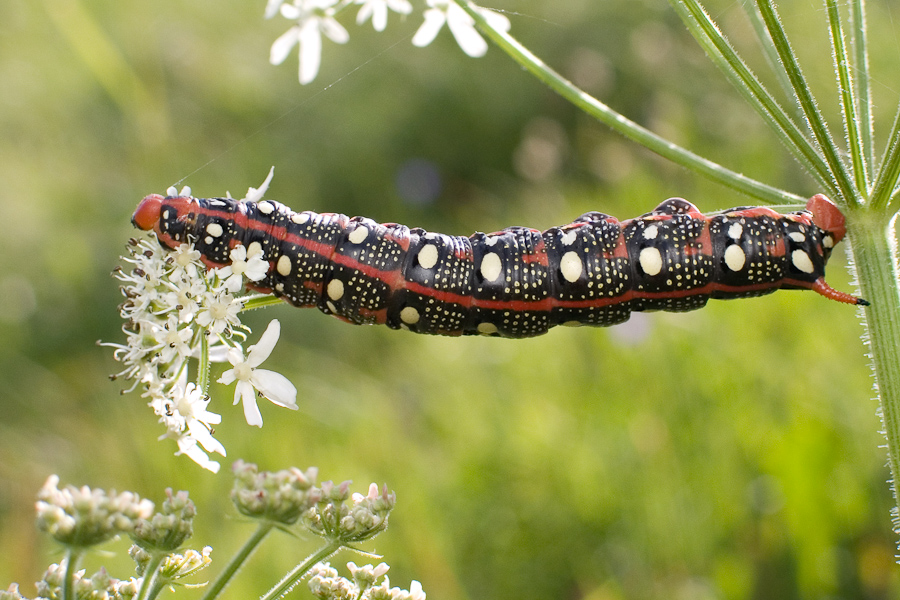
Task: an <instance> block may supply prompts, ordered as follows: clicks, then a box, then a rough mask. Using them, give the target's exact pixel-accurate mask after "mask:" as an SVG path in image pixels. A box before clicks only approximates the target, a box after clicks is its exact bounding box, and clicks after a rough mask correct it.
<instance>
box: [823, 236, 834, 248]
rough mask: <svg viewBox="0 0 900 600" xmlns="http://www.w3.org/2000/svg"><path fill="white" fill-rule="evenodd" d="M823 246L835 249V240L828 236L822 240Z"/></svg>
mask: <svg viewBox="0 0 900 600" xmlns="http://www.w3.org/2000/svg"><path fill="white" fill-rule="evenodd" d="M822 245H823V246H825V247H826V248H834V238H833V237H831V235H826V236H825V237H824V238H822Z"/></svg>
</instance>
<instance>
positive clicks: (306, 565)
mask: <svg viewBox="0 0 900 600" xmlns="http://www.w3.org/2000/svg"><path fill="white" fill-rule="evenodd" d="M342 547H343V544H342V543H341V542H340V541H339V540H331V541H329V542H328V543H327V544H326V545H325V546H323V547H322V548H320V549H319V550H318V551H316V552H314V553H313V554H310V555H309V556H308V557H307V558H306V560H304V561H303V562H301V563H300V564H299V565H297V566H296V567H294V568H293V569H292V570H291V571H290V572H289V573H288V574H287V575H285V576H284V577H283V578H282V579H281V581H279V582H278V583H277V584H276V585H275V587H273V588H272V589H271V590H269V591H268V592H266V594H265V595H264V596H262V597H261V598H260V599H259V600H275V598H280V597H282V596H284V595H285V594H287V593H288V592H289V591H291V589H293V587H294V586H295V585H297V584H298V583H300V580H301V579H303V576H304V575H306V574H307V573H308V572H309V570H310V569H312V568H313V567H314V566H316V563H319V562H321V561H323V560H325V559H326V558H328V557H329V556H331V555H332V554H334V553H335V552H337V551H338V550H340V549H341V548H342Z"/></svg>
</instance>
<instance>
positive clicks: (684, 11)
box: [669, 0, 832, 187]
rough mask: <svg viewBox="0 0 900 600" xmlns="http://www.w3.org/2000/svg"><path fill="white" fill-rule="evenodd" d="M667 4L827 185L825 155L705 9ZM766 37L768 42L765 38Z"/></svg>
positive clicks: (684, 2)
mask: <svg viewBox="0 0 900 600" xmlns="http://www.w3.org/2000/svg"><path fill="white" fill-rule="evenodd" d="M669 4H670V5H671V6H672V8H673V9H674V10H675V12H677V13H678V16H680V17H681V20H682V22H684V24H685V26H686V27H687V28H688V31H690V32H691V35H693V36H694V39H696V40H697V43H698V44H699V45H700V47H701V48H703V51H704V52H706V55H707V56H708V57H709V58H710V60H712V61H713V63H715V65H716V66H717V67H719V70H721V71H722V72H723V73H724V74H725V76H726V77H727V78H728V79H729V80H730V81H731V83H732V85H734V87H735V88H736V89H737V91H738V92H739V93H740V94H741V95H742V96H743V97H744V99H745V100H747V102H748V103H749V104H750V105H751V106H752V107H753V108H754V109H756V112H757V113H759V114H760V116H761V117H762V118H763V120H764V121H765V122H766V123H767V124H768V125H769V126H770V127H771V128H772V130H773V131H774V133H775V135H777V136H778V137H779V138H780V139H781V141H782V142H783V143H784V144H785V146H787V147H788V149H790V150H791V152H792V154H793V155H794V156H795V157H797V158H798V159H799V160H800V162H801V164H803V165H804V166H805V167H806V169H807V170H808V171H809V173H810V174H811V175H812V176H813V177H815V178H816V180H817V181H818V182H819V184H820V185H823V186H826V187H827V186H831V185H832V180H831V176H830V175H829V172H828V165H827V164H826V163H825V159H823V158H822V156H821V155H819V153H818V152H816V148H815V147H814V146H813V145H812V143H810V141H809V140H808V139H807V138H806V136H805V135H804V133H803V132H802V131H801V130H800V128H799V127H798V126H797V125H796V124H795V123H794V121H793V120H791V118H790V117H789V116H788V114H787V113H786V112H785V111H784V109H783V108H782V107H781V106H780V105H779V104H778V102H777V101H776V100H775V98H774V97H773V96H772V95H771V94H770V93H769V91H768V90H767V89H766V88H765V86H763V84H762V82H760V81H759V79H758V78H757V77H756V75H755V74H754V73H753V71H751V70H750V68H749V67H748V66H747V65H746V64H745V63H744V61H743V60H742V59H741V57H740V56H739V55H738V54H737V52H735V50H734V48H733V47H732V46H731V44H730V43H729V42H728V40H727V39H726V38H725V35H724V34H723V33H722V31H721V30H720V29H719V28H718V26H717V25H716V24H715V23H714V22H713V20H712V19H711V18H710V16H709V13H707V12H706V10H704V8H703V6H701V5H700V3H699V2H698V1H697V0H669ZM767 34H768V32H767V31H765V30H763V32H762V35H766V38H765V39H760V42H761V43H762V44H763V45H765V46H770V45H771V41H770V40H769V38H768V35H767ZM767 40H769V44H766V41H767Z"/></svg>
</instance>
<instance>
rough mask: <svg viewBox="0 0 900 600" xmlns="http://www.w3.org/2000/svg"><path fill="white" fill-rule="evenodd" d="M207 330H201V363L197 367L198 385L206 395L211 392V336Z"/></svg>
mask: <svg viewBox="0 0 900 600" xmlns="http://www.w3.org/2000/svg"><path fill="white" fill-rule="evenodd" d="M207 332H208V330H207V331H201V332H200V364H199V365H198V367H197V387H199V388H200V389H201V390H202V391H203V394H204V395H207V394H208V393H209V365H210V362H209V337H208V336H207V335H206V333H207Z"/></svg>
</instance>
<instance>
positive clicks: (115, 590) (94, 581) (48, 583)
mask: <svg viewBox="0 0 900 600" xmlns="http://www.w3.org/2000/svg"><path fill="white" fill-rule="evenodd" d="M65 573H66V563H65V561H63V562H62V563H60V564H52V565H50V566H49V567H48V568H47V571H46V572H45V573H44V576H43V577H42V578H41V580H40V581H38V582H37V592H38V600H42V599H50V600H53V599H56V598H62V597H63V593H62V589H63V582H64V579H65ZM74 575H75V576H74V580H73V582H72V586H73V588H74V592H75V593H74V594H73V596H74V597H75V598H104V599H109V600H131V599H132V598H136V597H137V594H138V590H140V587H141V579H140V578H135V577H131V578H129V579H125V580H120V579H115V578H114V577H112V576H110V574H109V573H107V572H106V569H102V568H101V569H100V570H99V571H97V572H96V573H94V574H93V575H91V576H90V577H87V576H86V571H85V570H84V569H80V570H78V571H76V572H75V573H74ZM12 591H13V590H12V588H10V592H12ZM8 598H9V600H13V599H15V600H20V599H21V600H24V599H25V597H24V596H21V595H19V594H18V590H16V593H15V595H12V594H11V595H10V596H8ZM0 600H6V599H5V598H4V597H3V595H2V594H0Z"/></svg>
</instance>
